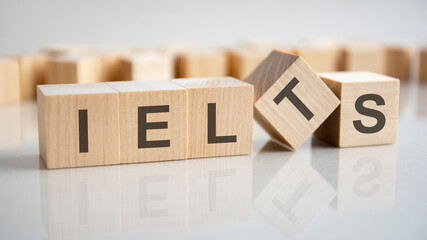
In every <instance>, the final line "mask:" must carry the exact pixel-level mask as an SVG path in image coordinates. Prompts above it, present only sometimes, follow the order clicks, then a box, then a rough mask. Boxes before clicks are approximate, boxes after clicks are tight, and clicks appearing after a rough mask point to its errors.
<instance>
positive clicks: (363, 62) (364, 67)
mask: <svg viewBox="0 0 427 240" xmlns="http://www.w3.org/2000/svg"><path fill="white" fill-rule="evenodd" d="M386 63H387V55H386V47H385V46H383V45H381V44H377V43H352V44H349V45H347V46H346V47H345V48H344V70H346V71H371V72H375V73H380V74H386V70H387V68H386Z"/></svg>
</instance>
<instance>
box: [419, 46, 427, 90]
mask: <svg viewBox="0 0 427 240" xmlns="http://www.w3.org/2000/svg"><path fill="white" fill-rule="evenodd" d="M419 59H420V63H419V80H420V82H422V83H427V46H426V47H424V48H422V49H421V50H420V56H419Z"/></svg>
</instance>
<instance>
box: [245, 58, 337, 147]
mask: <svg viewBox="0 0 427 240" xmlns="http://www.w3.org/2000/svg"><path fill="white" fill-rule="evenodd" d="M245 81H246V82H248V83H251V84H253V85H254V86H255V100H256V102H255V119H256V120H257V122H258V123H260V125H261V126H263V128H264V129H265V130H266V131H267V132H268V133H269V134H270V135H271V136H272V137H273V138H276V139H277V140H279V141H281V142H283V143H285V144H287V145H289V146H290V147H292V148H294V149H297V148H299V147H300V146H301V144H303V143H304V142H305V140H307V139H308V138H309V137H310V135H311V134H312V133H313V132H314V131H315V130H316V129H317V128H318V127H319V125H320V124H321V123H322V122H323V121H324V120H325V119H326V118H327V117H328V116H329V115H330V114H331V113H332V112H333V110H335V108H336V107H337V106H338V105H339V100H338V99H337V98H336V97H335V96H334V94H333V93H332V92H331V90H329V89H328V87H327V86H326V85H325V84H324V83H323V82H322V80H321V79H320V78H319V77H318V76H317V75H316V73H314V71H313V69H311V68H310V66H308V65H307V63H305V61H304V60H303V59H302V58H301V57H298V56H295V55H290V54H286V53H282V52H278V51H273V52H272V53H271V54H270V55H269V56H268V57H267V58H266V59H265V60H264V61H263V62H262V63H261V64H260V65H259V66H258V67H257V68H256V69H255V71H254V72H252V74H251V75H249V77H248V78H247V79H246V80H245ZM293 84H296V85H294V87H293V88H292V89H291V92H292V93H293V94H294V96H296V98H297V99H299V101H300V102H301V103H302V104H303V105H304V106H305V108H306V109H308V112H309V114H308V113H307V110H306V111H305V112H306V113H307V114H308V115H310V116H308V115H307V114H303V112H302V111H301V110H300V109H299V108H297V107H296V105H295V103H294V102H291V101H290V100H289V99H290V98H288V97H284V98H282V99H281V100H280V101H279V102H276V99H277V98H278V97H279V95H280V94H281V93H282V92H283V91H284V89H285V87H287V86H291V85H293ZM291 98H292V97H291Z"/></svg>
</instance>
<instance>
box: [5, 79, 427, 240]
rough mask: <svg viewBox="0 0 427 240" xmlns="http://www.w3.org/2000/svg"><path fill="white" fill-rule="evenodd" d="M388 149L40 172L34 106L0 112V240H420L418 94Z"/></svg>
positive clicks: (261, 137)
mask: <svg viewBox="0 0 427 240" xmlns="http://www.w3.org/2000/svg"><path fill="white" fill-rule="evenodd" d="M400 100H401V101H400V118H399V137H398V142H397V144H395V145H384V146H371V147H357V148H342V149H340V148H335V147H332V146H330V145H327V144H325V143H323V142H321V141H320V140H317V139H316V138H310V139H309V140H307V141H306V142H305V144H304V145H303V146H302V147H301V148H300V149H298V150H297V151H294V152H292V151H286V150H285V149H284V148H283V147H281V146H280V145H278V144H277V143H275V142H273V141H271V140H270V138H269V136H268V135H267V134H266V133H265V131H264V130H262V129H261V128H260V126H259V125H257V124H256V123H255V124H254V150H253V153H252V155H248V156H234V157H219V158H207V159H192V160H184V161H172V162H159V163H146V164H128V165H120V166H119V165H117V166H105V167H87V168H72V169H59V170H47V169H46V168H45V166H44V164H43V162H41V161H40V160H39V156H38V142H37V119H36V110H37V109H36V108H37V106H36V104H35V103H34V102H26V103H21V104H18V105H8V106H2V107H0V116H1V117H0V123H1V135H0V239H48V238H49V239H181V238H183V239H228V238H229V239H296V238H298V239H387V240H389V239H427V227H426V226H427V187H426V183H427V180H426V179H427V140H426V136H427V106H426V103H427V86H419V85H417V84H416V83H411V84H404V83H402V86H401V98H400Z"/></svg>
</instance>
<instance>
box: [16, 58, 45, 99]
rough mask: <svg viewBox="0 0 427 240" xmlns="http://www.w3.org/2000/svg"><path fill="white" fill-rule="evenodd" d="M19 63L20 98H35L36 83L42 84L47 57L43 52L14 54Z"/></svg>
mask: <svg viewBox="0 0 427 240" xmlns="http://www.w3.org/2000/svg"><path fill="white" fill-rule="evenodd" d="M14 57H15V58H16V59H17V60H18V63H19V75H20V81H21V98H22V99H24V100H28V99H35V98H36V92H37V91H36V87H37V85H40V84H44V80H45V72H46V62H47V57H46V55H43V54H26V55H15V56H14Z"/></svg>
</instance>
